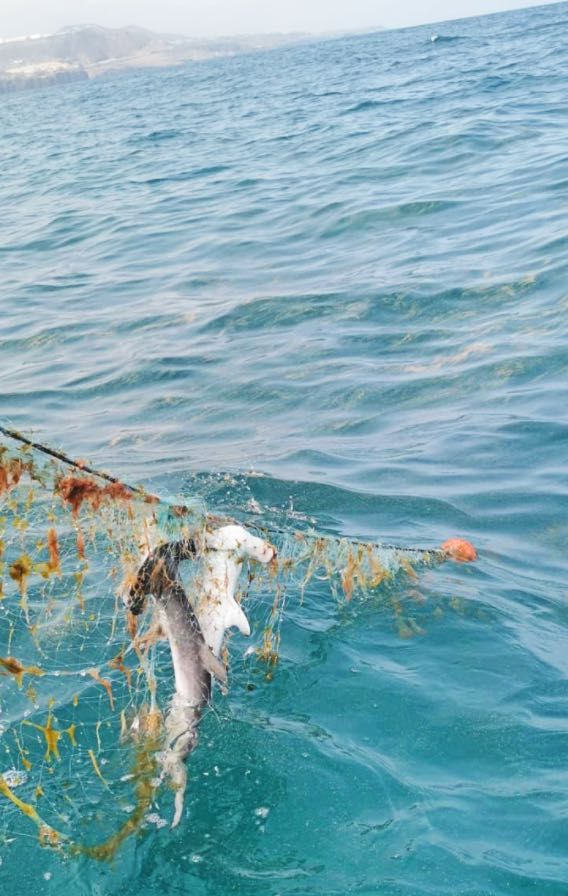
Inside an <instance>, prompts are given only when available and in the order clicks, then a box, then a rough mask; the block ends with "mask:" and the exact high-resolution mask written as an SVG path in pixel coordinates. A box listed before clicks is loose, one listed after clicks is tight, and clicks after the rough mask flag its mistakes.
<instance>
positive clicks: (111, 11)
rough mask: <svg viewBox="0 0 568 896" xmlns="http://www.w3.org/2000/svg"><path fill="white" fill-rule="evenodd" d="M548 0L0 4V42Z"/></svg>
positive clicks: (380, 18) (376, 18) (259, 26)
mask: <svg viewBox="0 0 568 896" xmlns="http://www.w3.org/2000/svg"><path fill="white" fill-rule="evenodd" d="M547 2H549V0H398V2H395V3H393V2H392V0H0V36H2V37H14V36H17V35H20V34H30V33H34V32H44V33H45V32H50V31H55V30H57V29H58V28H61V27H62V26H63V25H74V24H78V23H81V22H95V23H97V24H99V25H107V26H109V27H119V26H121V25H141V26H143V27H145V28H150V29H152V30H155V31H172V32H179V33H183V34H188V35H221V34H243V33H251V32H263V31H264V32H268V31H334V30H342V29H345V30H347V29H351V28H353V29H355V28H371V27H374V26H378V25H387V26H390V27H393V26H394V27H396V26H403V25H418V24H420V23H423V22H439V21H441V20H443V19H457V18H460V17H462V16H470V15H479V14H481V13H486V12H500V11H502V10H506V9H518V8H520V7H522V6H543V5H545V3H547Z"/></svg>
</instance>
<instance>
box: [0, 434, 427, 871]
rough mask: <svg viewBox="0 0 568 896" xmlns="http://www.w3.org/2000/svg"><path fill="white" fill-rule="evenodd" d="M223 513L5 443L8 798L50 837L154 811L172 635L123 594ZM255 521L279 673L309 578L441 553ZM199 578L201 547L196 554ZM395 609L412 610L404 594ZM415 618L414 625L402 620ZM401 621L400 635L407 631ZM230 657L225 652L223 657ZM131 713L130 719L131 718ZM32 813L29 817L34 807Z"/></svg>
mask: <svg viewBox="0 0 568 896" xmlns="http://www.w3.org/2000/svg"><path fill="white" fill-rule="evenodd" d="M225 522H227V519H226V518H223V517H216V516H213V515H212V514H210V513H207V511H206V508H205V506H204V504H203V502H202V501H200V500H195V499H192V500H189V499H185V500H183V501H179V500H178V501H175V500H174V501H167V500H165V499H160V498H157V497H156V496H154V495H150V494H146V493H145V492H144V490H142V489H138V488H135V489H133V488H130V487H128V486H126V485H124V484H122V483H120V482H118V481H117V480H115V479H113V478H112V477H110V476H108V475H106V474H99V473H95V472H94V471H92V470H91V469H90V468H89V467H87V466H86V465H85V464H82V463H81V462H80V461H79V462H72V463H71V462H69V459H67V458H65V457H64V456H63V455H60V454H58V453H57V452H48V453H47V454H46V452H45V451H44V450H43V449H42V447H41V446H35V447H34V444H33V443H27V444H26V443H23V444H22V442H21V441H15V440H12V439H10V438H6V439H5V440H4V442H0V675H1V676H2V677H1V678H0V800H2V801H4V802H5V805H4V806H3V809H6V810H7V811H5V812H3V818H4V824H5V825H6V826H7V829H9V830H11V831H13V830H14V829H20V827H21V825H27V826H28V828H29V827H30V826H31V829H32V830H33V826H34V825H35V827H36V828H37V831H38V835H39V839H40V842H41V843H42V844H43V845H50V846H53V847H56V848H58V849H61V850H64V851H66V852H67V853H81V854H84V855H87V856H90V857H92V858H99V859H105V858H110V857H112V855H114V853H115V852H116V850H117V849H118V848H119V847H120V845H121V844H122V842H123V841H124V840H125V839H126V838H128V837H129V836H131V835H132V834H135V833H137V832H138V830H139V829H140V828H141V827H142V826H143V825H144V824H146V823H147V820H148V818H151V817H152V812H153V807H154V806H155V799H156V795H157V792H158V790H159V788H160V787H161V786H163V785H161V782H160V775H159V760H158V756H159V751H160V748H161V746H162V744H163V737H164V734H163V729H164V724H163V723H164V717H165V714H166V713H167V707H168V701H169V700H170V698H171V696H172V688H173V686H172V675H171V658H170V655H169V651H168V645H167V642H166V643H164V642H163V641H159V640H157V639H156V638H155V637H153V628H152V626H153V621H152V608H151V602H149V607H148V610H147V611H146V612H145V613H144V614H143V615H142V616H141V617H137V618H135V617H133V616H132V615H131V614H129V613H127V612H126V611H125V608H124V605H123V601H122V595H123V594H124V593H125V589H126V590H127V589H128V588H129V587H130V585H131V583H132V582H133V581H134V580H135V576H136V572H137V570H138V569H139V567H140V563H141V558H142V557H143V556H144V555H145V554H147V553H148V552H149V551H150V550H151V549H152V548H155V546H156V544H159V543H165V542H169V541H176V540H177V541H179V540H180V539H193V540H194V541H195V543H196V544H197V545H200V544H203V543H204V542H203V537H204V533H205V532H206V531H207V530H212V529H214V528H215V527H218V526H219V525H221V524H223V523H225ZM248 525H249V528H252V527H253V526H254V531H255V532H256V534H257V535H260V536H261V537H263V538H266V539H267V540H270V541H271V542H272V543H273V544H275V545H276V547H277V549H278V559H277V561H275V562H273V563H270V564H269V565H268V566H262V565H261V564H255V563H253V562H250V563H249V564H248V568H247V569H246V570H245V571H244V572H243V574H242V577H241V578H242V600H243V601H244V603H243V606H244V607H245V609H247V607H248V606H249V602H251V601H256V603H257V605H259V606H262V607H263V611H262V613H261V620H262V621H261V626H260V628H261V633H260V636H259V637H258V639H257V648H256V649H255V651H254V661H255V662H258V663H259V664H262V667H263V669H264V674H265V677H266V678H268V679H270V678H271V677H272V675H273V674H274V672H275V668H276V666H277V663H278V657H279V650H280V638H281V634H282V632H281V624H282V619H283V615H284V611H285V609H286V606H287V602H289V601H291V600H294V601H295V602H296V605H297V606H301V604H302V601H303V600H304V599H305V595H306V592H307V590H309V588H310V587H311V583H313V582H318V583H322V582H323V583H324V589H325V593H326V594H329V595H330V596H331V597H335V599H337V600H340V601H345V600H351V599H352V598H353V597H355V596H357V595H359V596H365V595H368V594H370V593H375V592H377V589H381V591H384V593H385V594H386V595H387V596H388V595H389V583H392V582H393V580H394V579H395V578H396V577H397V576H398V575H399V574H402V575H404V576H407V577H408V576H410V577H411V578H413V577H415V576H416V572H415V570H416V569H418V568H419V567H420V566H423V565H433V564H436V563H438V562H440V561H441V560H443V559H444V554H443V552H441V551H413V550H403V549H399V548H388V547H384V546H378V545H369V544H363V543H361V544H358V543H353V542H351V541H348V540H344V539H339V538H332V537H325V536H321V535H318V534H317V533H316V532H314V531H313V530H312V529H311V528H310V527H309V525H307V524H306V525H304V528H303V530H302V529H299V528H297V529H295V530H293V531H291V530H289V529H286V528H278V527H277V526H273V525H271V526H269V528H268V529H266V528H264V527H263V525H262V520H261V519H260V518H259V519H256V520H254V521H251V522H249V523H248ZM187 566H188V571H187V572H186V579H185V580H186V583H187V590H188V594H189V595H190V596H191V594H192V593H193V594H194V593H195V592H196V591H198V590H199V576H200V572H199V569H200V565H199V557H198V558H197V559H196V560H195V561H194V562H193V563H188V564H187ZM387 599H388V600H390V601H391V605H392V609H393V613H394V614H395V617H397V618H399V621H400V619H401V618H402V614H401V611H400V607H399V606H398V605H397V602H396V600H395V598H394V597H393V596H392V594H391V596H390V597H387ZM403 624H404V625H406V623H403ZM402 633H403V632H402ZM225 659H226V660H228V657H227V656H225ZM134 722H136V724H135V725H134V724H133V723H134ZM23 816H27V818H23Z"/></svg>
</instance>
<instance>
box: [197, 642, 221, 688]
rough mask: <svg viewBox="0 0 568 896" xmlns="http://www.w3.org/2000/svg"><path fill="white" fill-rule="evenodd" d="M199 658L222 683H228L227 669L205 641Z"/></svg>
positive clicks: (200, 649)
mask: <svg viewBox="0 0 568 896" xmlns="http://www.w3.org/2000/svg"><path fill="white" fill-rule="evenodd" d="M199 659H200V660H201V662H202V663H203V665H204V666H205V668H206V669H207V671H208V672H210V673H211V675H213V677H214V678H216V679H217V681H220V682H221V684H227V670H226V669H225V667H224V665H223V663H222V662H221V660H219V659H217V657H216V656H215V655H214V654H213V653H212V652H211V651H210V650H209V648H208V646H207V644H206V643H205V641H204V642H203V644H202V645H201V647H200V648H199Z"/></svg>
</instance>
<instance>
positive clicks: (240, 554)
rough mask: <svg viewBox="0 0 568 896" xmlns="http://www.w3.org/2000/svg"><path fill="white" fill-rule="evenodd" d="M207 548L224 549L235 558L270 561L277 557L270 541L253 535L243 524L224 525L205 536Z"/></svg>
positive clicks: (260, 561) (261, 561) (262, 561)
mask: <svg viewBox="0 0 568 896" xmlns="http://www.w3.org/2000/svg"><path fill="white" fill-rule="evenodd" d="M205 545H206V549H207V550H213V551H223V552H224V553H227V554H230V555H232V556H233V557H234V559H240V560H243V559H245V558H249V559H250V560H257V561H258V562H259V563H270V561H271V560H274V558H275V557H276V548H275V547H274V545H272V544H270V543H269V542H268V541H263V539H262V538H257V537H256V535H251V533H250V532H248V531H247V530H246V529H244V528H243V527H242V526H237V525H232V526H222V527H221V528H220V529H216V530H215V531H214V532H208V533H207V535H206V536H205Z"/></svg>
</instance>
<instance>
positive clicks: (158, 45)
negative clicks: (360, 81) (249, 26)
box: [0, 25, 309, 91]
mask: <svg viewBox="0 0 568 896" xmlns="http://www.w3.org/2000/svg"><path fill="white" fill-rule="evenodd" d="M308 37H309V35H305V34H269V35H253V36H240V37H230V38H218V39H210V40H205V39H200V40H196V39H192V38H188V37H184V36H182V35H171V34H158V33H154V32H152V31H147V30H146V29H144V28H138V27H136V26H130V27H128V28H103V27H101V26H100V25H78V26H73V27H70V28H63V29H62V30H61V31H57V32H56V33H55V34H45V35H44V34H36V35H30V36H26V37H22V38H14V39H7V40H0V91H2V90H3V91H6V90H18V89H22V88H25V87H36V86H38V85H42V84H51V83H58V82H61V81H68V80H77V79H85V78H92V77H95V76H96V75H100V74H104V73H105V72H109V71H118V70H121V69H135V68H148V67H154V66H167V65H177V64H180V63H183V62H187V61H190V60H197V59H207V58H210V57H213V56H229V55H234V54H236V53H243V52H250V51H254V50H263V49H270V48H271V47H275V46H279V45H284V44H287V43H294V42H297V41H300V40H305V39H307V38H308Z"/></svg>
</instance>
